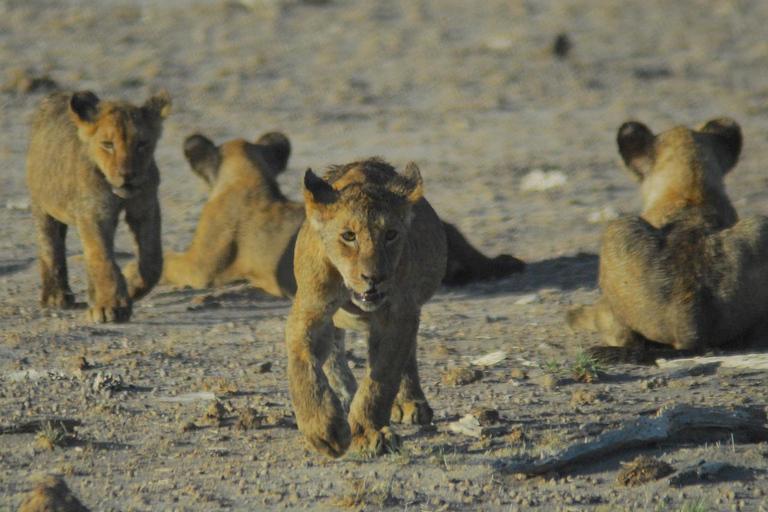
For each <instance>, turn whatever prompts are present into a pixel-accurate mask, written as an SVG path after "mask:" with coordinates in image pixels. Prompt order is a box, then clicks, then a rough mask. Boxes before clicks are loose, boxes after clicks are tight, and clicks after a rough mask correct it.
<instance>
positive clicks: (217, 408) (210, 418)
mask: <svg viewBox="0 0 768 512" xmlns="http://www.w3.org/2000/svg"><path fill="white" fill-rule="evenodd" d="M226 416H227V408H226V407H224V404H222V403H221V402H214V403H213V404H211V406H210V407H209V408H208V410H207V411H205V413H204V414H203V422H205V423H208V424H210V425H215V426H219V425H221V424H222V422H223V421H224V418H226Z"/></svg>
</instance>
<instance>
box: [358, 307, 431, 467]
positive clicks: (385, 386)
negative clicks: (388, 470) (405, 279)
mask: <svg viewBox="0 0 768 512" xmlns="http://www.w3.org/2000/svg"><path fill="white" fill-rule="evenodd" d="M418 328H419V311H418V308H414V310H413V311H407V309H406V307H405V306H403V307H402V308H401V309H400V310H399V311H398V318H392V317H391V316H390V314H389V313H387V312H382V314H377V315H376V316H375V317H374V318H373V319H372V321H371V332H370V336H369V339H368V369H367V373H366V376H365V379H364V380H363V382H362V383H361V384H360V388H359V389H358V391H357V394H356V395H355V398H354V400H352V406H351V408H350V413H349V426H350V429H351V431H352V449H354V450H355V451H360V452H368V453H373V454H376V455H381V454H382V453H385V452H392V451H396V450H397V449H398V448H399V446H400V438H399V436H397V435H396V434H395V433H394V432H392V431H391V430H390V429H389V426H388V425H389V420H390V415H391V412H392V406H393V404H394V403H395V397H396V396H397V394H398V391H399V389H400V382H401V380H402V377H403V372H404V371H405V369H406V367H407V366H408V364H409V361H410V359H411V357H410V356H411V354H415V350H416V333H417V331H418ZM422 396H423V393H422Z"/></svg>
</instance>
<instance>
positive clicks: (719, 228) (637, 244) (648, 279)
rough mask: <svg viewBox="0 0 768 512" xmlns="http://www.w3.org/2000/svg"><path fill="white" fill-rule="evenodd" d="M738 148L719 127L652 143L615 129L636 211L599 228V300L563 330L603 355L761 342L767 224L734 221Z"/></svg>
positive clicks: (672, 133)
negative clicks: (597, 340)
mask: <svg viewBox="0 0 768 512" xmlns="http://www.w3.org/2000/svg"><path fill="white" fill-rule="evenodd" d="M741 144H742V138H741V129H740V128H739V125H738V124H736V123H735V122H734V121H732V120H730V119H726V118H720V119H713V120H711V121H708V122H706V123H705V124H704V125H702V126H701V127H700V128H699V129H698V130H693V131H692V130H689V129H687V128H685V127H682V126H678V127H676V128H672V129H671V130H669V131H666V132H663V133H661V134H658V135H654V134H653V133H651V131H650V130H649V129H648V128H647V127H646V126H645V125H643V124H641V123H636V122H632V123H626V124H624V125H623V126H622V127H621V128H620V129H619V133H618V145H619V152H620V153H621V156H622V158H623V159H624V162H625V163H626V165H627V167H628V169H629V170H630V171H631V172H632V173H633V174H634V175H635V176H636V177H637V178H639V180H640V182H641V186H640V192H641V195H642V198H643V210H642V213H641V215H640V217H634V216H628V217H623V218H620V219H617V220H615V221H613V222H611V223H610V224H609V225H608V227H607V229H606V232H605V235H604V238H603V247H602V250H601V253H600V287H601V289H602V292H603V296H602V298H601V299H600V301H599V302H598V303H597V304H596V305H594V306H588V307H578V308H575V309H573V310H571V311H569V312H568V322H569V323H570V324H571V326H573V327H574V328H576V329H582V330H587V331H592V332H600V333H602V335H603V338H604V340H605V342H606V343H607V344H608V345H612V346H617V347H629V348H633V347H635V348H642V347H643V346H647V343H646V341H653V342H656V343H661V344H664V345H670V346H671V347H673V348H674V349H677V350H681V349H683V350H702V349H706V348H708V347H727V348H731V347H733V346H734V345H735V344H736V343H737V342H740V341H744V340H746V339H750V338H751V339H754V338H756V337H759V336H760V335H763V336H764V335H765V334H767V333H768V330H766V327H768V257H766V255H768V218H765V217H751V218H747V219H742V220H740V221H739V220H738V217H737V214H736V210H735V209H734V207H733V205H732V204H731V202H730V200H729V199H728V196H727V195H726V193H725V186H724V184H723V178H724V177H725V175H726V174H727V173H728V171H730V170H731V169H732V168H733V167H734V166H735V165H736V161H737V160H738V157H739V153H740V152H741Z"/></svg>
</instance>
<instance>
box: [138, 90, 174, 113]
mask: <svg viewBox="0 0 768 512" xmlns="http://www.w3.org/2000/svg"><path fill="white" fill-rule="evenodd" d="M144 108H145V109H146V110H148V111H149V112H151V113H152V114H154V115H156V116H158V117H159V118H160V119H165V118H166V117H168V114H170V113H171V97H170V96H169V95H168V93H167V92H166V91H160V92H159V93H158V94H157V95H155V96H152V97H151V98H149V99H148V100H147V101H146V102H144Z"/></svg>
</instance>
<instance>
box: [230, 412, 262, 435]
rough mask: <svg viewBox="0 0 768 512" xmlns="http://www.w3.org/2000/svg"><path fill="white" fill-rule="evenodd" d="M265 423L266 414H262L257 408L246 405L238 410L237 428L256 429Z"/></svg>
mask: <svg viewBox="0 0 768 512" xmlns="http://www.w3.org/2000/svg"><path fill="white" fill-rule="evenodd" d="M263 423H264V416H262V415H260V414H259V413H258V411H256V409H252V408H250V407H246V408H244V409H240V410H239V411H238V416H237V422H236V423H235V430H254V429H257V428H259V427H261V425H262V424H263Z"/></svg>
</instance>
